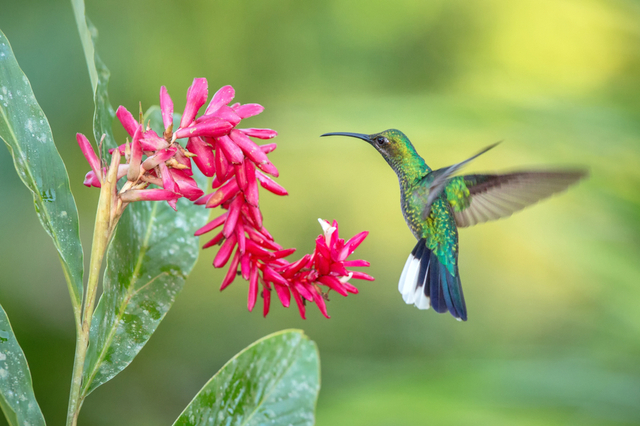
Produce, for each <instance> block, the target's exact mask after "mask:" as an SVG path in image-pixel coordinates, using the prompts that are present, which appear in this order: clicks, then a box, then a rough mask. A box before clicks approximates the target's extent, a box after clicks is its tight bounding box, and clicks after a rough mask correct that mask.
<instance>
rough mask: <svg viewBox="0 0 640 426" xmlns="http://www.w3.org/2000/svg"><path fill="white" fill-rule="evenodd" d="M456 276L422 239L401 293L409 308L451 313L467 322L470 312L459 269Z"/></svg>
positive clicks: (404, 274)
mask: <svg viewBox="0 0 640 426" xmlns="http://www.w3.org/2000/svg"><path fill="white" fill-rule="evenodd" d="M455 273H456V274H455V276H454V275H451V273H450V272H449V270H448V269H447V268H446V266H445V265H443V264H442V263H441V262H440V260H439V259H438V257H437V256H436V255H435V254H434V253H433V252H432V251H431V250H429V249H428V248H427V246H426V240H425V239H424V238H422V239H421V240H420V241H418V244H416V246H415V248H414V249H413V250H412V251H411V254H410V255H409V258H408V259H407V263H406V264H405V266H404V269H403V271H402V275H401V276H400V282H399V283H398V290H400V293H401V294H402V298H403V299H404V301H405V302H406V303H407V304H414V305H416V306H417V307H418V308H419V309H429V307H430V306H433V310H434V311H436V312H438V313H444V312H447V311H449V312H451V315H453V316H454V317H455V318H457V319H459V320H462V321H466V320H467V308H466V305H465V303H464V295H463V294H462V286H461V285H460V275H459V274H458V268H457V266H456V270H455Z"/></svg>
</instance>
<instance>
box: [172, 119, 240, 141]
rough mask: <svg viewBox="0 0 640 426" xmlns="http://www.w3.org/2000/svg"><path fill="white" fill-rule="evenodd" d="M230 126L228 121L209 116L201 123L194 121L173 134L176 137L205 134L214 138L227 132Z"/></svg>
mask: <svg viewBox="0 0 640 426" xmlns="http://www.w3.org/2000/svg"><path fill="white" fill-rule="evenodd" d="M232 128H233V126H232V125H231V123H229V122H228V121H224V120H221V119H219V118H218V117H211V118H210V119H208V120H206V121H203V122H201V123H196V124H194V125H192V126H189V127H185V128H180V129H178V130H177V131H176V132H175V134H174V136H175V137H176V138H178V139H180V138H190V137H194V136H207V137H211V138H214V137H218V136H222V135H224V134H226V133H228V132H229V130H231V129H232Z"/></svg>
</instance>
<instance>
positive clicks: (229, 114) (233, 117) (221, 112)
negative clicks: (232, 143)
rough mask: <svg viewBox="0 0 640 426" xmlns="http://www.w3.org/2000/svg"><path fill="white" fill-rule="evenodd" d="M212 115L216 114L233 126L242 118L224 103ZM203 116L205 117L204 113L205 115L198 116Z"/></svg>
mask: <svg viewBox="0 0 640 426" xmlns="http://www.w3.org/2000/svg"><path fill="white" fill-rule="evenodd" d="M212 115H214V116H216V117H218V118H221V119H223V120H225V121H228V122H229V123H231V124H232V125H234V126H235V125H236V124H238V123H239V122H240V121H241V120H242V118H240V116H239V115H238V114H236V112H235V111H234V110H232V109H231V108H229V107H228V106H226V105H222V106H221V107H220V108H218V110H217V111H216V112H215V113H214V114H212ZM204 117H207V116H206V115H205V116H202V117H200V118H204Z"/></svg>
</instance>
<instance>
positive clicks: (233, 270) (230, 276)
mask: <svg viewBox="0 0 640 426" xmlns="http://www.w3.org/2000/svg"><path fill="white" fill-rule="evenodd" d="M239 261H240V252H239V251H238V250H236V254H235V255H234V256H233V260H232V261H231V264H230V265H229V270H228V271H227V275H225V277H224V280H222V284H221V285H220V291H222V290H224V289H225V288H227V286H228V285H229V284H231V283H232V282H233V280H235V279H236V276H237V275H238V262H239Z"/></svg>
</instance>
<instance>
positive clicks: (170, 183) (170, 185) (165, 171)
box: [158, 163, 180, 193]
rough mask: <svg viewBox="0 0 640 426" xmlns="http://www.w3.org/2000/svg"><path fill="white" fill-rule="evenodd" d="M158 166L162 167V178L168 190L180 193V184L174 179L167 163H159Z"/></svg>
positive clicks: (163, 185) (163, 184)
mask: <svg viewBox="0 0 640 426" xmlns="http://www.w3.org/2000/svg"><path fill="white" fill-rule="evenodd" d="M158 168H159V169H160V173H161V176H160V178H161V179H162V187H163V188H164V189H166V190H168V191H171V192H175V193H180V190H179V189H178V185H177V184H176V182H175V181H174V180H173V176H172V175H171V173H170V172H169V168H168V167H167V164H166V163H160V164H158Z"/></svg>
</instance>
